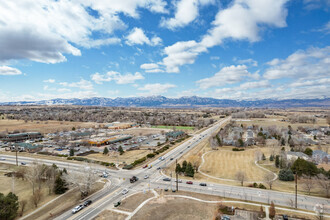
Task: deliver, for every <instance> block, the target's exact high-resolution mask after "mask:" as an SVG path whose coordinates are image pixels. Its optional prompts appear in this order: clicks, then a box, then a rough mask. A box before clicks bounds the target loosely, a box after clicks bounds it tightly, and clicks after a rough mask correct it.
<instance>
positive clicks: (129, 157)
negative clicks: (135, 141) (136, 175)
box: [82, 150, 152, 164]
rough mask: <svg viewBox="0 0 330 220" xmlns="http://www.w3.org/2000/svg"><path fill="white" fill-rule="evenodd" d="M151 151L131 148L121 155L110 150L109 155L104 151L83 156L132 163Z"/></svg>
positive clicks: (105, 160)
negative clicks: (103, 152)
mask: <svg viewBox="0 0 330 220" xmlns="http://www.w3.org/2000/svg"><path fill="white" fill-rule="evenodd" d="M151 152H152V151H149V150H131V151H125V153H124V154H123V155H119V153H118V152H110V153H109V156H107V155H104V154H102V153H98V154H90V155H87V156H82V157H85V158H88V159H93V160H100V161H104V162H109V163H111V162H112V163H117V162H119V163H123V162H125V163H126V164H130V163H132V162H134V161H135V160H137V159H140V158H142V157H144V156H146V155H147V154H148V153H151Z"/></svg>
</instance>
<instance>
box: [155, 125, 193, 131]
mask: <svg viewBox="0 0 330 220" xmlns="http://www.w3.org/2000/svg"><path fill="white" fill-rule="evenodd" d="M151 127H152V128H163V129H172V128H173V127H175V129H177V130H194V129H195V127H188V126H165V125H158V126H151Z"/></svg>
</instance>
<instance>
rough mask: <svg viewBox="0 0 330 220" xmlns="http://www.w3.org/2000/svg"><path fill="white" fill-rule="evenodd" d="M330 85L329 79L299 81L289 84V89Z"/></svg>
mask: <svg viewBox="0 0 330 220" xmlns="http://www.w3.org/2000/svg"><path fill="white" fill-rule="evenodd" d="M321 85H330V78H323V79H316V80H307V81H306V80H299V81H297V82H294V83H291V84H289V86H290V87H309V86H321Z"/></svg>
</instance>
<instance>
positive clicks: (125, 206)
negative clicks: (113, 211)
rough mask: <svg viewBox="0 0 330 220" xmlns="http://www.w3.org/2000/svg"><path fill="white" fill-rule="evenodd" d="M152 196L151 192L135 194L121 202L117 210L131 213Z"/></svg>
mask: <svg viewBox="0 0 330 220" xmlns="http://www.w3.org/2000/svg"><path fill="white" fill-rule="evenodd" d="M153 196H154V194H153V193H152V192H146V193H145V194H144V193H142V192H141V193H137V194H135V195H132V196H130V197H128V198H126V199H125V200H123V201H122V203H121V205H120V206H118V209H120V210H123V211H128V212H133V211H134V210H135V209H136V208H137V207H138V206H139V205H140V204H141V203H142V202H143V201H145V200H147V199H149V198H151V197H153Z"/></svg>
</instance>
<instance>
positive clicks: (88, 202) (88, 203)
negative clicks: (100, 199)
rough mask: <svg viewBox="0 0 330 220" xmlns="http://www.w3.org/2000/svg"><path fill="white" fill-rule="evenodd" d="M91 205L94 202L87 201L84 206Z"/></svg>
mask: <svg viewBox="0 0 330 220" xmlns="http://www.w3.org/2000/svg"><path fill="white" fill-rule="evenodd" d="M90 204H92V200H86V201H85V202H84V206H89V205H90Z"/></svg>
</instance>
